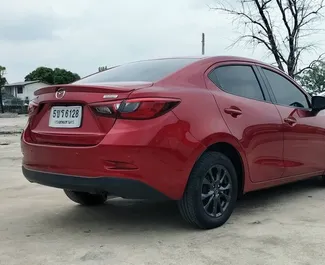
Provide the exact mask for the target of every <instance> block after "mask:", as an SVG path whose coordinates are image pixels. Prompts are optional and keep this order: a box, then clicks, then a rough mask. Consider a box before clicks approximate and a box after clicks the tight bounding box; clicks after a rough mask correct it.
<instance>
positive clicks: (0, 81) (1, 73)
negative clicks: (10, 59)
mask: <svg viewBox="0 0 325 265" xmlns="http://www.w3.org/2000/svg"><path fill="white" fill-rule="evenodd" d="M5 73H6V67H4V66H1V65H0V108H1V113H3V112H4V109H3V102H2V87H3V86H4V85H5V84H6V83H7V79H6V78H5Z"/></svg>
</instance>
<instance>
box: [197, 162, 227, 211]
mask: <svg viewBox="0 0 325 265" xmlns="http://www.w3.org/2000/svg"><path fill="white" fill-rule="evenodd" d="M231 191H232V181H231V177H230V174H229V172H228V170H227V169H226V168H225V167H224V166H222V165H215V166H213V167H211V168H210V169H209V170H208V172H207V173H206V174H205V176H204V178H203V181H202V191H201V201H202V204H203V208H204V210H205V212H206V213H207V214H208V215H209V216H211V217H220V216H222V215H223V213H224V212H225V211H226V210H227V208H228V206H229V203H230V201H231Z"/></svg>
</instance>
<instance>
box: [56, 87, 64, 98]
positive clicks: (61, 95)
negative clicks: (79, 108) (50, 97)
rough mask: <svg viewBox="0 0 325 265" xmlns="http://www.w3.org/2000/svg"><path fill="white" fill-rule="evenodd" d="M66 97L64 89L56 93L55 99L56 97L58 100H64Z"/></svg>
mask: <svg viewBox="0 0 325 265" xmlns="http://www.w3.org/2000/svg"><path fill="white" fill-rule="evenodd" d="M64 95H65V90H64V89H59V90H58V91H56V93H55V97H56V98H57V99H61V98H63V97H64Z"/></svg>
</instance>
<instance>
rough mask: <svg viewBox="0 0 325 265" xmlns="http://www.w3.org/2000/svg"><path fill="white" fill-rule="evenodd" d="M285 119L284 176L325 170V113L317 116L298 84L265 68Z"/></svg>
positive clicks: (277, 105)
mask: <svg viewBox="0 0 325 265" xmlns="http://www.w3.org/2000/svg"><path fill="white" fill-rule="evenodd" d="M262 71H263V72H264V74H265V76H266V79H267V81H268V83H269V85H270V88H271V89H272V92H273V95H274V97H275V101H276V107H277V109H278V110H279V113H280V115H281V118H282V121H283V133H284V165H285V172H284V177H289V176H300V175H306V176H308V175H310V176H312V175H318V174H322V172H323V171H324V170H325V116H323V115H322V113H318V114H317V115H315V114H314V113H312V111H311V110H310V102H309V99H308V96H307V94H305V93H304V92H303V91H302V90H301V89H300V88H299V87H298V85H296V84H294V82H292V81H290V80H289V79H287V78H286V77H285V76H284V75H282V74H280V73H277V72H275V71H274V70H271V69H266V68H263V69H262Z"/></svg>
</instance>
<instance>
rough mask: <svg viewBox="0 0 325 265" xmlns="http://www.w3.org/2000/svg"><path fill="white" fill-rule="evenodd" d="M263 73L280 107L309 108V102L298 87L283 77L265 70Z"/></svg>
mask: <svg viewBox="0 0 325 265" xmlns="http://www.w3.org/2000/svg"><path fill="white" fill-rule="evenodd" d="M263 71H264V73H265V75H266V77H267V79H268V81H269V83H270V86H271V88H272V90H273V93H274V96H275V100H276V101H277V103H278V104H279V105H284V106H290V107H297V108H306V109H307V108H309V103H308V100H307V98H306V96H305V94H304V93H303V92H301V91H300V89H299V88H298V87H296V86H295V85H294V84H292V83H291V82H290V81H289V80H288V79H286V78H284V77H283V76H281V75H279V74H277V73H275V72H273V71H271V70H267V69H265V68H263Z"/></svg>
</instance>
